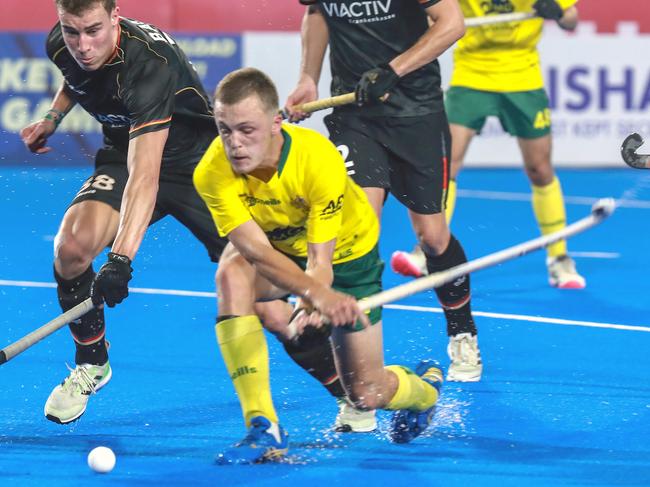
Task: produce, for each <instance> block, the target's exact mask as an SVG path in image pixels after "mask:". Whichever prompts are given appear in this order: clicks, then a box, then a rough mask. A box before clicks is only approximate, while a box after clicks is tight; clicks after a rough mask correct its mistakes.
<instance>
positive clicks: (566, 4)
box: [557, 0, 578, 10]
mask: <svg viewBox="0 0 650 487" xmlns="http://www.w3.org/2000/svg"><path fill="white" fill-rule="evenodd" d="M557 3H558V4H559V5H560V7H562V10H566V9H568V8H570V7H573V6H574V5H575V4H576V3H578V0H558V2H557Z"/></svg>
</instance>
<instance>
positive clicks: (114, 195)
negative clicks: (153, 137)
mask: <svg viewBox="0 0 650 487" xmlns="http://www.w3.org/2000/svg"><path fill="white" fill-rule="evenodd" d="M192 172H193V166H191V165H190V166H187V167H183V168H174V169H173V170H168V169H162V170H161V172H160V180H159V188H158V197H157V200H156V206H155V208H154V211H153V215H152V217H151V222H150V223H149V224H150V225H151V224H153V223H155V222H157V221H158V220H160V219H162V218H163V217H165V216H167V215H171V216H173V217H174V218H176V219H177V220H178V221H179V222H181V223H182V224H183V225H184V226H185V227H187V228H188V229H189V230H190V231H191V232H192V233H193V234H194V236H195V237H196V238H198V239H199V240H200V241H201V242H202V243H203V245H204V246H205V248H206V249H207V250H208V254H209V255H210V259H212V261H213V262H218V261H219V257H221V253H222V252H223V248H224V247H225V246H226V244H227V243H228V239H226V238H223V237H220V236H219V233H218V232H217V228H216V226H215V223H214V220H212V216H211V215H210V211H209V210H208V207H207V206H206V205H205V203H204V202H203V200H202V199H201V197H200V196H199V194H198V193H197V192H196V189H195V188H194V184H193V182H192ZM128 177H129V172H128V169H127V167H126V154H123V153H122V152H119V151H117V150H115V149H111V148H103V149H99V151H98V152H97V156H96V158H95V172H94V173H93V175H92V176H90V177H89V178H88V179H86V181H85V182H84V184H83V186H82V187H81V189H80V190H79V192H78V193H77V195H76V196H75V197H74V199H73V200H72V203H70V206H72V205H75V204H77V203H80V202H82V201H101V202H104V203H106V204H108V205H110V206H111V207H112V208H114V209H115V210H117V211H120V206H121V204H122V193H124V187H125V186H126V181H127V179H128Z"/></svg>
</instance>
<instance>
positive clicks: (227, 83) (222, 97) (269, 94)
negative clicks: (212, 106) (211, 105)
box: [214, 68, 280, 113]
mask: <svg viewBox="0 0 650 487" xmlns="http://www.w3.org/2000/svg"><path fill="white" fill-rule="evenodd" d="M251 95H257V96H258V97H259V99H260V100H261V102H262V105H263V107H264V109H265V110H266V111H268V112H274V113H275V112H277V111H278V109H279V107H280V101H279V97H278V90H277V89H276V87H275V84H273V81H271V78H269V77H268V76H267V75H266V74H264V73H263V72H262V71H260V70H259V69H255V68H241V69H238V70H236V71H233V72H231V73H228V74H227V75H226V76H225V77H224V78H223V79H222V80H221V82H220V83H219V84H218V85H217V89H216V90H215V92H214V102H215V103H217V102H220V103H223V104H224V105H234V104H235V103H238V102H240V101H242V100H244V99H246V98H248V97H249V96H251Z"/></svg>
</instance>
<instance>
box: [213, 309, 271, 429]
mask: <svg viewBox="0 0 650 487" xmlns="http://www.w3.org/2000/svg"><path fill="white" fill-rule="evenodd" d="M215 330H216V332H217V342H218V343H219V348H220V349H221V355H222V357H223V361H224V362H225V364H226V369H228V374H229V375H230V379H231V380H232V382H233V385H234V386H235V391H237V396H238V397H239V403H240V404H241V408H242V413H243V414H244V420H245V421H246V426H247V427H248V426H250V420H251V418H254V417H255V416H264V417H265V418H267V419H268V420H269V421H272V422H274V423H277V422H278V416H277V414H276V412H275V408H274V407H273V399H272V398H271V384H270V381H269V352H268V349H267V347H266V338H265V337H264V331H263V329H262V324H261V323H260V320H259V318H258V317H257V316H255V315H249V316H238V317H236V318H231V319H228V320H223V321H220V322H219V323H217V325H216V326H215Z"/></svg>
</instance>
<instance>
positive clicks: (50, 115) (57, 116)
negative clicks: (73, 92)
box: [43, 108, 67, 127]
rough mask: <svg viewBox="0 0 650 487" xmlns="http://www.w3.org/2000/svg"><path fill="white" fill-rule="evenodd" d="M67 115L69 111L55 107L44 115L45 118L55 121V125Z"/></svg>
mask: <svg viewBox="0 0 650 487" xmlns="http://www.w3.org/2000/svg"><path fill="white" fill-rule="evenodd" d="M66 115H67V112H62V111H59V110H57V109H55V108H50V109H49V110H48V111H47V113H46V114H45V116H44V117H43V119H45V120H50V121H52V122H54V125H55V126H56V127H58V126H59V124H60V123H61V121H62V120H63V117H65V116H66Z"/></svg>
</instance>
